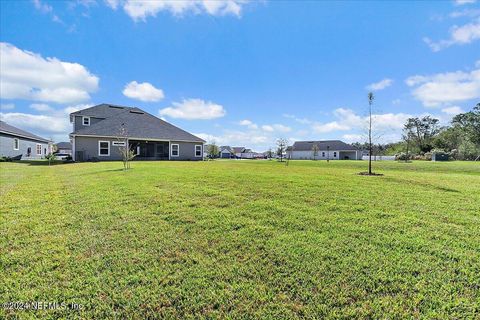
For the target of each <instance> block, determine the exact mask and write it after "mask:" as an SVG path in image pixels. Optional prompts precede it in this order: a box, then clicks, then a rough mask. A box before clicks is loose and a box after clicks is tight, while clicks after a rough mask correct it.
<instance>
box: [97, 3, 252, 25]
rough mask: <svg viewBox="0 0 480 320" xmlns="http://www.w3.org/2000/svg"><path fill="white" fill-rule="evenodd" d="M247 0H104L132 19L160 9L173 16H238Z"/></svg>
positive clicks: (143, 17)
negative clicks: (202, 14) (188, 13)
mask: <svg viewBox="0 0 480 320" xmlns="http://www.w3.org/2000/svg"><path fill="white" fill-rule="evenodd" d="M247 2H248V0H164V1H151V0H106V3H107V5H108V6H109V7H111V8H112V9H114V10H116V9H117V8H118V7H122V8H123V10H124V11H125V12H126V13H127V14H128V15H129V16H130V17H131V18H132V19H133V20H134V21H138V20H142V21H145V20H146V18H147V17H149V16H152V17H155V16H156V15H157V14H158V13H159V12H161V11H168V12H170V13H171V14H173V15H175V16H181V15H183V14H184V13H187V12H192V13H194V14H201V13H206V14H209V15H212V16H223V15H234V16H237V17H239V16H240V15H241V12H242V6H243V5H244V4H246V3H247Z"/></svg>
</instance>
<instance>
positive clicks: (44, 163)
mask: <svg viewBox="0 0 480 320" xmlns="http://www.w3.org/2000/svg"><path fill="white" fill-rule="evenodd" d="M7 162H11V163H20V164H26V165H29V166H44V167H48V166H49V165H50V166H58V165H63V164H70V163H74V162H66V161H61V160H55V161H51V162H50V164H49V163H48V161H45V160H18V161H7Z"/></svg>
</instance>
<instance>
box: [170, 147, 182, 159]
mask: <svg viewBox="0 0 480 320" xmlns="http://www.w3.org/2000/svg"><path fill="white" fill-rule="evenodd" d="M179 151H180V146H179V145H178V144H172V153H171V155H172V157H178V155H179V154H180V152H179Z"/></svg>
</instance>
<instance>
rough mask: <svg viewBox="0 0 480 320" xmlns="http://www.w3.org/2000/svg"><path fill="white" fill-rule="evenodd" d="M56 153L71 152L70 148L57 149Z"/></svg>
mask: <svg viewBox="0 0 480 320" xmlns="http://www.w3.org/2000/svg"><path fill="white" fill-rule="evenodd" d="M57 153H65V154H69V155H71V154H72V149H57Z"/></svg>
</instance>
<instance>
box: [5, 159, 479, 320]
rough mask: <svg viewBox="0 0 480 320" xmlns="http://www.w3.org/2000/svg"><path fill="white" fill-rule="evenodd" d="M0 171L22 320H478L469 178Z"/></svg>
mask: <svg viewBox="0 0 480 320" xmlns="http://www.w3.org/2000/svg"><path fill="white" fill-rule="evenodd" d="M366 166H367V163H366V162H361V161H359V162H354V161H331V162H330V163H326V162H324V161H316V162H315V161H292V162H290V166H288V167H285V166H284V165H283V164H280V163H277V162H274V161H210V162H134V163H133V164H132V169H131V170H130V171H129V172H123V171H121V168H122V164H121V163H119V162H108V163H81V164H65V165H54V166H50V167H48V166H44V165H39V164H35V163H32V164H24V163H0V186H1V189H0V196H1V204H0V232H1V237H0V273H1V274H0V302H8V301H25V302H27V301H46V302H59V303H60V302H66V303H72V302H73V303H78V304H81V305H82V306H83V308H82V309H81V310H80V311H66V310H56V311H55V310H48V311H47V310H40V311H12V310H5V309H3V310H0V318H2V317H4V316H5V315H7V316H8V315H10V316H15V315H18V316H20V317H21V318H37V317H51V318H57V317H60V316H65V317H79V318H92V319H93V318H95V319H102V318H106V317H108V318H113V317H116V318H138V319H143V318H192V319H193V318H244V319H251V318H271V319H278V318H322V317H327V318H352V317H353V318H388V319H393V318H398V319H400V318H437V319H438V318H445V319H447V318H448V319H452V318H470V319H473V318H477V319H479V318H480V164H479V163H478V162H477V163H467V162H449V163H429V162H414V163H408V164H406V163H394V162H381V163H375V164H374V169H375V171H377V172H381V173H383V174H384V176H381V177H368V176H359V175H356V173H358V172H359V171H364V170H365V169H366Z"/></svg>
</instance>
